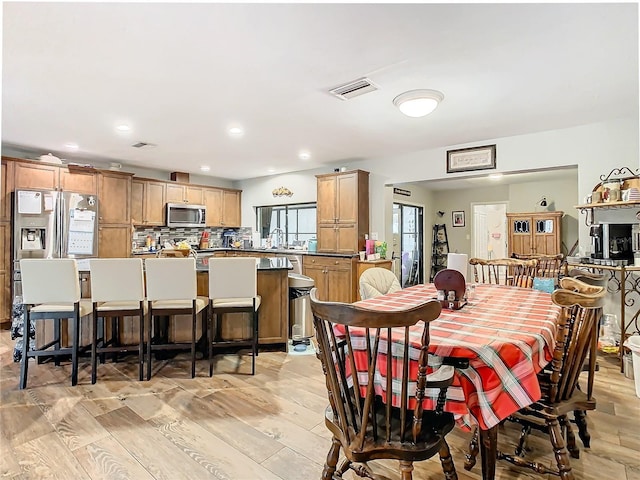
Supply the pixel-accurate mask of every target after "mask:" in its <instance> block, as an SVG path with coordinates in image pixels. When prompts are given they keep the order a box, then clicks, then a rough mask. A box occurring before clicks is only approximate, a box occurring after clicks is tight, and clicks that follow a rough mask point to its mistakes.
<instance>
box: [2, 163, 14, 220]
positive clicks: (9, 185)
mask: <svg viewBox="0 0 640 480" xmlns="http://www.w3.org/2000/svg"><path fill="white" fill-rule="evenodd" d="M13 167H14V162H12V161H11V160H2V172H0V176H1V178H0V180H1V181H2V185H1V186H0V189H1V190H2V191H0V195H2V196H1V197H0V221H5V222H8V221H10V220H11V192H13Z"/></svg>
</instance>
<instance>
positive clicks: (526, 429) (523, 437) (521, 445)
mask: <svg viewBox="0 0 640 480" xmlns="http://www.w3.org/2000/svg"><path fill="white" fill-rule="evenodd" d="M530 433H531V426H529V425H524V426H523V427H522V431H521V432H520V439H519V440H518V445H517V446H516V450H515V452H514V453H515V454H516V455H518V456H519V457H524V455H525V453H526V451H527V449H526V445H527V438H528V437H529V434H530Z"/></svg>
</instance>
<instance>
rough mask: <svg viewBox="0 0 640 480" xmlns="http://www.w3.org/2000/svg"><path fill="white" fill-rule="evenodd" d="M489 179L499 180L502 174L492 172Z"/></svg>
mask: <svg viewBox="0 0 640 480" xmlns="http://www.w3.org/2000/svg"><path fill="white" fill-rule="evenodd" d="M488 178H489V180H500V179H501V178H502V174H501V173H492V174H491V175H489V177H488Z"/></svg>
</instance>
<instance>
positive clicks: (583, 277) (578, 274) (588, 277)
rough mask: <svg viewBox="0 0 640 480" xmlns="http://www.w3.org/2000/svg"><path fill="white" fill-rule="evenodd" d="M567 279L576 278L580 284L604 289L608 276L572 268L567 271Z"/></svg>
mask: <svg viewBox="0 0 640 480" xmlns="http://www.w3.org/2000/svg"><path fill="white" fill-rule="evenodd" d="M569 277H573V278H576V279H578V280H580V281H581V282H584V283H588V284H589V285H595V286H598V287H606V286H607V282H608V281H609V278H608V275H606V274H604V273H593V272H590V271H589V270H584V269H581V268H572V269H571V270H569Z"/></svg>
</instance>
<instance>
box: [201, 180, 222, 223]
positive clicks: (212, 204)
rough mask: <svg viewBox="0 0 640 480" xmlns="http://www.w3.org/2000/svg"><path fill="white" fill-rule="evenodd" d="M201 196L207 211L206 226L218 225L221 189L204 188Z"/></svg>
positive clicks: (220, 214) (220, 211) (220, 216)
mask: <svg viewBox="0 0 640 480" xmlns="http://www.w3.org/2000/svg"><path fill="white" fill-rule="evenodd" d="M202 196H203V203H204V206H205V208H206V212H207V213H206V215H207V216H206V225H207V227H218V226H220V225H222V190H220V189H217V188H205V189H204V193H203V195H202Z"/></svg>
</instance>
